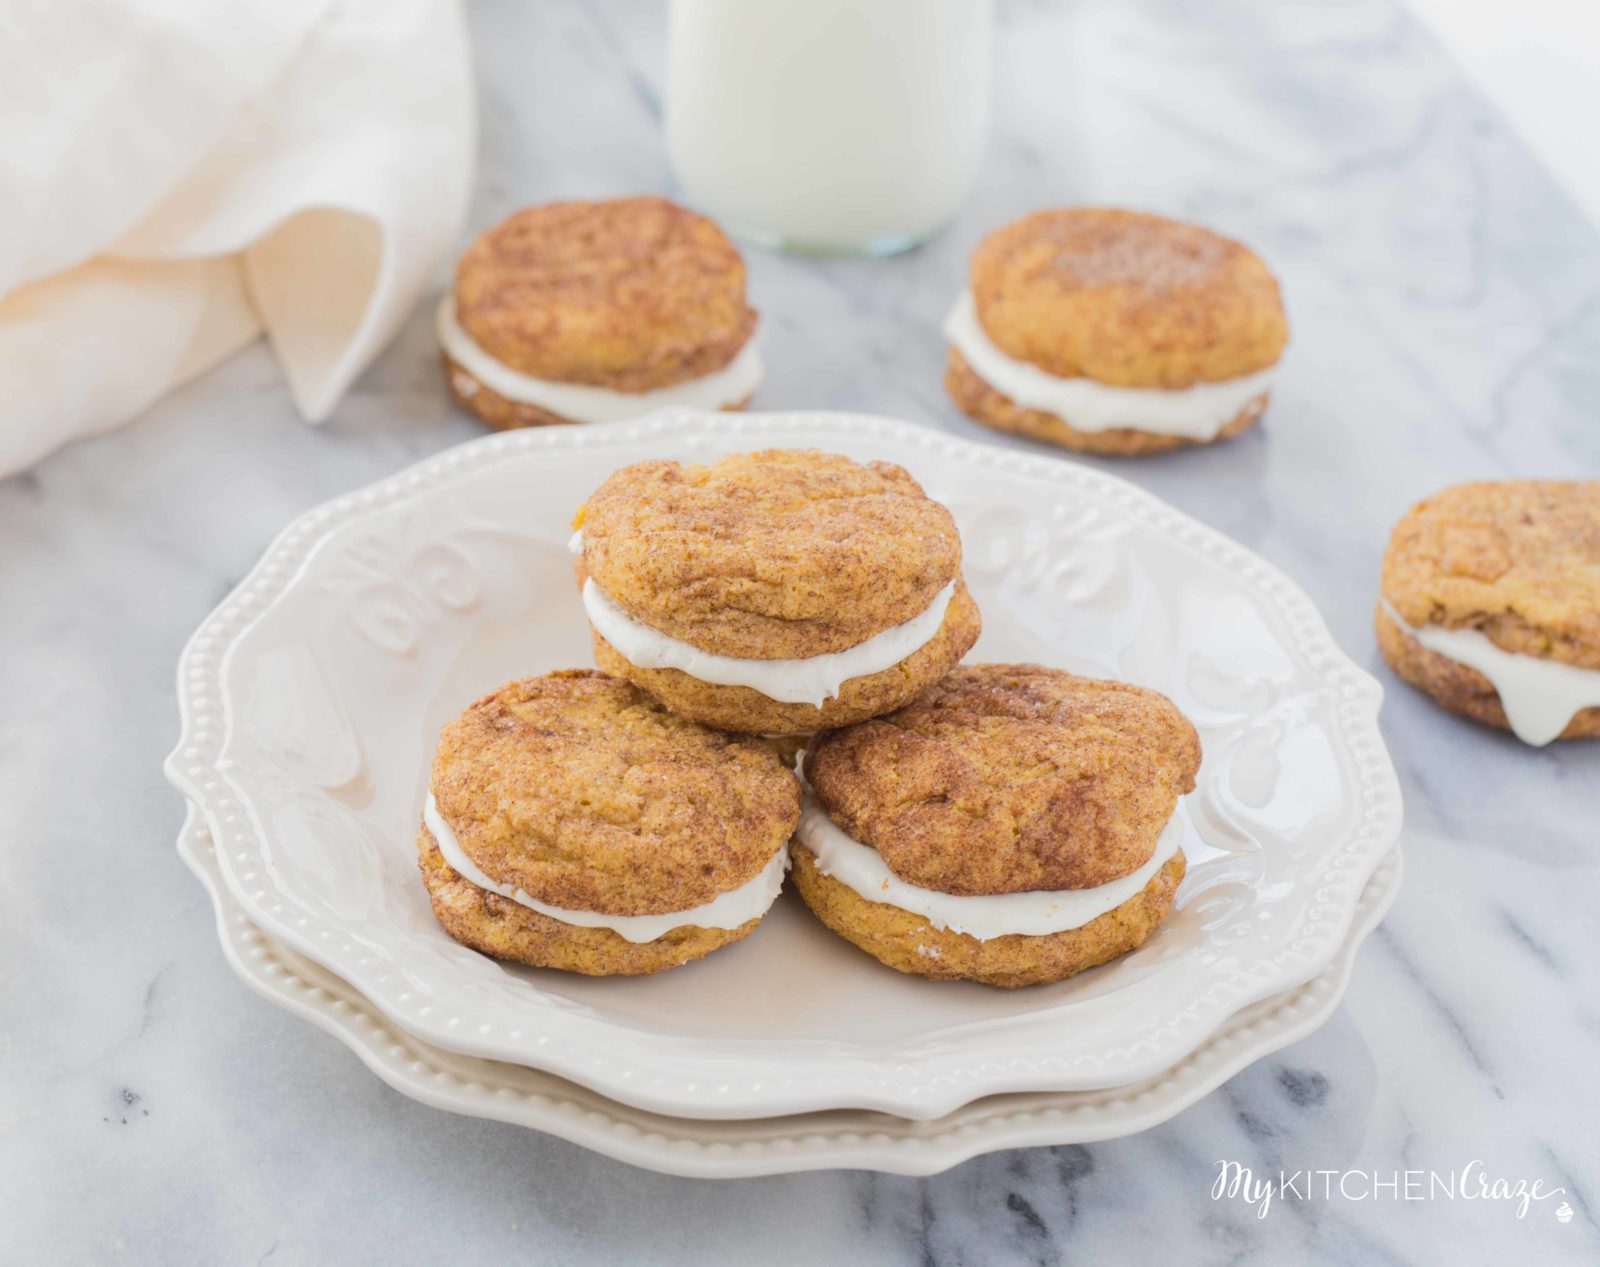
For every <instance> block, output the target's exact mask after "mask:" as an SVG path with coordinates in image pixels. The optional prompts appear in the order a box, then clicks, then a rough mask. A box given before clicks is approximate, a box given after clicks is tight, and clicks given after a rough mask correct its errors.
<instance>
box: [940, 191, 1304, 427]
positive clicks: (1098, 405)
mask: <svg viewBox="0 0 1600 1267" xmlns="http://www.w3.org/2000/svg"><path fill="white" fill-rule="evenodd" d="M970 279H971V284H970V289H969V290H968V291H967V292H966V293H965V294H963V295H962V296H961V297H960V298H959V299H958V300H957V301H956V304H955V307H954V308H953V309H952V310H951V312H950V315H949V317H948V318H947V319H946V321H945V327H944V330H945V337H946V338H947V339H948V340H949V343H950V353H949V363H948V367H947V369H946V373H945V386H946V388H947V389H948V390H949V392H950V395H951V397H952V398H953V399H954V400H955V402H956V404H957V405H958V406H960V408H961V409H962V411H963V412H965V413H967V414H969V415H970V416H971V417H973V418H975V419H977V420H978V421H979V422H982V423H985V424H987V425H988V426H991V427H995V428H997V429H999V430H1001V431H1011V432H1015V433H1016V434H1018V435H1025V436H1032V437H1034V438H1035V439H1039V440H1047V441H1049V442H1051V443H1053V444H1059V445H1062V446H1063V447H1065V448H1068V449H1077V450H1081V451H1084V452H1088V453H1103V454H1111V455H1137V454H1145V453H1159V452H1162V451H1164V450H1167V449H1173V448H1177V447H1179V446H1181V445H1191V444H1205V443H1208V442H1210V441H1212V440H1218V439H1221V438H1223V437H1224V436H1231V435H1235V434H1237V433H1238V432H1240V431H1243V430H1244V429H1245V428H1246V427H1248V426H1250V425H1251V424H1252V423H1254V422H1255V421H1256V420H1257V419H1258V418H1259V417H1260V416H1261V414H1262V411H1263V410H1264V409H1265V408H1266V405H1267V397H1268V395H1269V393H1270V390H1271V385H1272V376H1273V369H1274V367H1275V366H1276V364H1277V362H1278V358H1279V356H1280V355H1281V354H1282V352H1283V348H1284V344H1285V343H1286V341H1287V339H1288V325H1287V322H1286V320H1285V318H1284V312H1283V303H1282V300H1281V299H1280V297H1279V295H1278V285H1277V282H1276V281H1274V280H1273V277H1272V274H1271V273H1270V272H1269V271H1268V270H1267V267H1266V265H1265V264H1263V263H1262V262H1261V260H1260V259H1259V258H1257V257H1256V256H1255V255H1254V254H1253V253H1252V252H1251V251H1249V250H1248V249H1247V248H1245V247H1244V246H1241V245H1240V244H1239V243H1238V242H1233V241H1230V240H1229V239H1227V238H1225V237H1221V236H1219V235H1218V234H1215V233H1212V232H1210V231H1209V230H1206V229H1202V228H1200V227H1198V226H1196V225H1191V224H1183V223H1181V222H1179V221H1176V220H1168V219H1165V218H1163V217H1161V216H1154V215H1145V214H1142V213H1140V212H1135V211H1117V210H1112V209H1110V208H1099V207H1073V208H1065V209H1061V210H1054V211H1038V212H1035V213H1033V214H1032V215H1029V216H1024V217H1023V218H1022V219H1021V220H1017V221H1014V222H1013V223H1011V224H1008V225H1006V226H1005V227H1004V228H1002V229H1000V230H998V231H997V232H995V233H993V234H991V235H990V236H989V237H987V238H986V239H984V241H983V242H982V243H980V244H979V246H978V249H977V250H976V251H975V252H973V256H972V264H971V270H970Z"/></svg>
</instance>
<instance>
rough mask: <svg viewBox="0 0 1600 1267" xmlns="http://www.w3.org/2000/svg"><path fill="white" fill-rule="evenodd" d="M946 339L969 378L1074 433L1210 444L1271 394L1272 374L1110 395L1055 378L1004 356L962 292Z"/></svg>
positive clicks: (1087, 382)
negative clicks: (1118, 430) (1121, 432)
mask: <svg viewBox="0 0 1600 1267" xmlns="http://www.w3.org/2000/svg"><path fill="white" fill-rule="evenodd" d="M944 334H945V338H947V339H949V340H950V342H951V343H952V344H954V345H955V348H956V350H957V351H958V352H960V353H961V355H962V356H963V357H964V358H965V359H966V362H967V364H968V365H970V366H971V367H972V371H973V373H975V374H977V376H978V377H979V378H981V379H983V381H984V382H986V383H988V384H989V386H991V387H993V388H994V389H995V390H996V391H998V392H999V393H1000V394H1001V395H1003V396H1006V397H1007V398H1009V399H1010V400H1011V401H1012V402H1013V403H1014V404H1018V405H1021V406H1022V407H1023V408H1025V409H1037V410H1040V411H1041V412H1043V413H1047V414H1054V415H1055V416H1056V417H1057V418H1060V419H1061V420H1062V421H1063V422H1065V423H1066V424H1067V425H1068V426H1070V427H1072V428H1074V429H1075V430H1078V431H1109V430H1111V429H1112V428H1114V427H1130V428H1132V429H1134V430H1136V431H1149V432H1153V433H1154V434H1156V435H1170V436H1182V437H1183V438H1184V439H1187V440H1211V439H1215V438H1216V435H1217V433H1218V432H1219V431H1221V430H1222V429H1223V428H1224V427H1225V426H1227V425H1228V424H1229V423H1230V422H1232V421H1233V420H1234V419H1235V418H1237V417H1238V416H1239V415H1240V414H1241V413H1242V412H1243V411H1244V409H1245V407H1246V406H1248V405H1249V404H1250V403H1251V401H1253V400H1255V399H1256V397H1258V396H1260V395H1262V394H1263V393H1265V392H1266V391H1267V390H1269V389H1270V388H1271V386H1272V376H1273V372H1274V370H1275V369H1276V366H1269V367H1268V368H1266V369H1264V370H1260V371H1258V372H1256V373H1254V374H1243V375H1240V376H1239V377H1238V378H1230V379H1225V380H1224V381H1222V382H1220V383H1196V384H1194V386H1192V387H1178V388H1172V389H1165V388H1156V387H1114V386H1112V385H1111V384H1109V383H1100V382H1096V381H1095V380H1094V379H1092V378H1081V377H1080V378H1060V377H1058V376H1057V375H1055V374H1050V373H1046V372H1045V371H1044V370H1042V369H1040V368H1039V367H1038V366H1037V365H1030V364H1028V363H1027V362H1026V361H1019V360H1017V359H1016V358H1015V357H1012V356H1008V355H1007V354H1006V353H1004V352H1002V351H1001V350H1000V349H999V348H997V347H996V346H995V345H994V342H993V341H992V340H991V339H990V338H989V336H988V334H987V333H986V332H985V330H984V328H983V324H982V322H980V321H979V320H978V308H977V304H976V303H974V302H973V298H972V292H971V291H966V292H965V293H963V294H962V296H961V298H960V299H958V300H957V301H956V306H955V307H954V308H952V309H951V310H950V315H949V316H948V317H946V318H945V322H944Z"/></svg>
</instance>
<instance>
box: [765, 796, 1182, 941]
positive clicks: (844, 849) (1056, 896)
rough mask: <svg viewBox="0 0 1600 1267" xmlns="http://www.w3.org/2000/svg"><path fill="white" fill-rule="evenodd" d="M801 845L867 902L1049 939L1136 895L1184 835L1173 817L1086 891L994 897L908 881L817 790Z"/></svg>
mask: <svg viewBox="0 0 1600 1267" xmlns="http://www.w3.org/2000/svg"><path fill="white" fill-rule="evenodd" d="M795 835H796V837H797V838H798V839H799V841H800V843H801V844H802V845H804V846H805V847H806V848H807V849H809V850H810V851H811V852H812V854H814V855H815V856H816V859H817V869H818V870H819V871H821V872H822V874H823V875H826V876H831V877H832V878H833V879H835V880H837V881H839V883H841V884H843V885H846V886H847V887H849V888H850V889H853V890H854V891H855V892H856V893H857V894H859V895H860V896H861V897H863V898H865V899H866V900H867V901H869V902H882V903H885V904H887V905H889V906H896V907H899V908H900V909H901V910H903V911H910V912H911V913H912V914H913V915H920V916H922V918H923V919H925V920H927V921H928V923H930V924H932V925H933V926H934V927H935V928H941V929H948V930H949V931H950V932H952V933H965V934H966V935H967V936H968V937H975V938H976V939H977V940H979V941H990V940H992V939H993V938H996V937H1009V936H1013V935H1016V934H1022V935H1024V936H1028V937H1044V936H1048V935H1049V934H1051V933H1064V932H1066V931H1067V930H1068V929H1072V928H1082V927H1083V926H1084V925H1085V924H1087V923H1088V922H1089V921H1090V920H1092V919H1096V918H1098V917H1099V916H1101V915H1104V914H1105V913H1106V912H1107V911H1110V910H1114V909H1115V908H1116V907H1119V906H1121V905H1122V904H1123V903H1124V902H1126V901H1128V900H1129V899H1130V898H1132V897H1133V896H1134V895H1135V894H1137V893H1138V892H1139V891H1140V890H1141V889H1143V888H1144V886H1145V885H1147V884H1149V883H1150V879H1151V877H1152V876H1154V875H1155V873H1156V872H1157V871H1159V870H1161V868H1162V867H1163V866H1165V865H1166V863H1167V860H1168V859H1170V858H1171V857H1172V855H1173V854H1175V853H1177V852H1178V846H1179V844H1180V843H1181V841H1182V838H1183V827H1182V825H1181V823H1180V821H1179V819H1178V817H1177V816H1174V817H1173V818H1172V819H1171V820H1170V821H1169V822H1168V823H1167V825H1166V827H1164V828H1163V829H1162V832H1161V835H1160V836H1159V837H1158V838H1157V840H1156V848H1155V852H1154V853H1152V854H1151V855H1150V860H1149V861H1148V862H1146V863H1145V864H1144V865H1143V866H1141V867H1140V868H1139V869H1138V870H1136V871H1130V872H1129V873H1128V874H1127V875H1125V876H1119V877H1118V878H1117V879H1115V880H1111V881H1109V882H1107V883H1105V884H1098V885H1095V886H1094V887H1093V888H1089V889H1057V890H1052V891H1047V892H1040V893H997V894H995V895H993V896H990V897H958V896H956V895H955V894H951V893H939V892H937V891H935V890H933V889H924V888H919V887H918V886H917V885H915V884H907V883H906V882H905V881H904V880H902V879H901V878H900V877H899V876H897V875H895V873H894V872H893V871H891V870H889V865H888V863H886V862H884V860H883V855H881V854H880V853H879V852H878V851H877V850H876V849H873V848H871V847H869V846H867V845H863V844H862V843H861V842H860V841H858V840H855V839H853V838H852V837H851V836H849V835H848V834H846V833H845V832H844V831H842V830H840V828H839V826H838V825H837V824H836V823H835V822H834V821H833V820H832V819H831V818H829V817H828V813H827V811H826V810H824V809H823V808H822V806H821V804H819V803H818V801H817V799H816V798H815V797H814V796H811V795H809V794H808V795H807V796H806V803H805V808H804V809H803V810H801V812H800V826H799V827H798V828H797V829H796V830H795Z"/></svg>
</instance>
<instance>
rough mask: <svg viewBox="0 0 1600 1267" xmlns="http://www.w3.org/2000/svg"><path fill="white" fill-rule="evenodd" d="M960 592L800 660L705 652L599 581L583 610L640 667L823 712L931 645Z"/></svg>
mask: <svg viewBox="0 0 1600 1267" xmlns="http://www.w3.org/2000/svg"><path fill="white" fill-rule="evenodd" d="M569 548H570V549H571V550H572V552H573V553H574V554H581V553H582V552H583V534H582V532H578V533H576V534H574V536H573V538H572V541H571V542H570V547H569ZM955 592H956V583H955V582H954V581H951V582H950V584H948V585H946V586H945V587H944V588H943V589H941V590H940V591H939V592H938V593H937V594H935V595H934V597H933V601H932V602H931V603H929V604H928V606H927V607H925V608H923V610H922V611H921V612H920V613H918V614H917V615H915V616H913V617H912V618H911V619H910V620H907V621H905V622H903V623H902V624H898V625H893V626H891V627H890V628H888V629H885V630H882V631H881V632H879V633H875V634H873V635H872V637H870V638H868V639H867V640H866V641H865V642H858V643H857V644H856V645H855V646H853V647H847V648H845V650H843V651H830V652H826V653H824V654H822V655H814V656H807V657H805V658H804V659H799V660H751V659H746V658H744V657H742V656H728V655H718V654H716V653H715V652H712V651H702V650H701V649H700V648H699V647H696V646H694V645H693V644H691V643H687V642H684V641H683V640H682V639H679V638H674V637H672V636H671V635H670V634H665V633H662V632H661V631H660V630H659V629H653V628H651V627H650V626H649V625H647V624H645V623H644V622H643V621H642V620H639V619H638V618H637V617H635V616H632V615H630V614H629V613H628V612H625V611H623V610H622V608H621V607H619V606H618V605H617V604H616V603H615V602H614V601H612V599H611V596H610V595H608V594H607V593H606V592H605V591H604V590H603V589H601V588H600V587H599V586H598V585H596V584H595V582H594V578H593V577H590V578H588V579H587V580H585V581H584V583H583V609H584V611H585V612H586V613H588V616H589V623H590V624H591V625H593V626H594V629H595V632H596V633H598V634H599V635H600V636H601V637H602V638H604V639H605V640H606V641H607V642H609V643H610V644H611V645H612V646H613V647H614V648H616V651H617V654H618V655H620V656H621V657H622V658H623V659H624V660H626V661H627V662H628V663H629V664H634V665H638V667H639V668H641V669H677V670H679V671H680V672H683V673H687V674H688V675H689V676H690V677H692V678H696V679H698V680H699V681H701V682H709V683H711V684H712V685H714V686H745V687H749V688H750V689H751V690H753V691H759V692H761V694H763V695H765V696H766V697H767V698H768V699H773V700H777V701H778V702H779V703H782V704H810V705H813V706H820V705H822V704H823V703H825V702H826V701H828V700H830V699H832V698H834V697H835V696H837V695H838V694H839V689H840V688H841V687H842V686H843V685H844V684H845V683H846V682H848V681H849V680H850V679H851V678H858V677H867V676H868V675H870V674H873V673H881V672H883V670H885V669H890V668H893V667H894V666H895V665H897V664H899V663H900V661H902V660H904V659H905V658H906V657H907V656H910V655H912V654H914V653H915V652H917V651H919V650H921V649H922V648H923V647H925V646H926V645H927V644H928V643H929V642H931V641H932V640H933V638H934V635H935V634H937V633H938V632H939V626H940V625H942V624H943V623H944V617H945V611H946V610H947V609H948V608H949V606H950V600H951V598H953V597H954V596H955Z"/></svg>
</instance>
